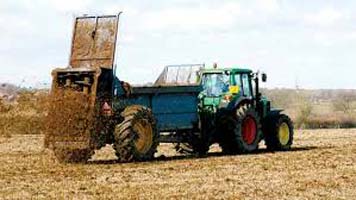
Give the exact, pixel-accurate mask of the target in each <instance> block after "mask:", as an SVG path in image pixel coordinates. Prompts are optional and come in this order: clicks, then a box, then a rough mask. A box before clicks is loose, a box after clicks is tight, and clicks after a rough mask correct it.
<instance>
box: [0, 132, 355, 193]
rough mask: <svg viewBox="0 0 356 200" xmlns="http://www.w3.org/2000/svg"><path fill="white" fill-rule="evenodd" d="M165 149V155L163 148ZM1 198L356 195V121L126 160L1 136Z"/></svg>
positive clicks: (36, 138) (34, 138) (30, 138)
mask: <svg viewBox="0 0 356 200" xmlns="http://www.w3.org/2000/svg"><path fill="white" fill-rule="evenodd" d="M163 155H165V156H163ZM0 163H1V164H0V198H1V199H30V198H33V199H48V198H57V199H68V198H70V199H73V198H74V199H356V129H349V130H303V131H296V135H295V145H294V148H293V150H292V151H288V152H275V153H271V152H267V151H266V150H265V149H264V147H263V145H261V150H260V151H259V152H258V153H255V154H250V155H236V156H223V155H221V154H220V153H219V152H218V148H217V147H213V148H212V153H210V154H209V156H208V157H207V158H192V157H183V156H180V155H177V154H175V152H174V150H173V149H171V146H170V145H161V146H160V148H159V152H158V155H157V159H156V160H154V161H152V162H145V163H128V164H120V163H117V162H116V161H115V155H114V153H113V151H112V149H111V148H110V147H106V148H104V149H102V150H100V151H98V152H96V154H95V155H94V157H93V159H92V160H90V161H89V163H88V164H59V163H58V162H57V161H56V160H55V158H54V156H53V155H52V153H51V152H50V151H48V150H45V149H43V137H42V136H41V135H14V136H12V137H11V138H5V137H3V138H0Z"/></svg>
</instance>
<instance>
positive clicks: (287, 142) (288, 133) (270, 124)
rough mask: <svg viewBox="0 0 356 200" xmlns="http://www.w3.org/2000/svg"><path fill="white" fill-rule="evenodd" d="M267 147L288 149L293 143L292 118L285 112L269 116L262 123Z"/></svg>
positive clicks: (270, 148)
mask: <svg viewBox="0 0 356 200" xmlns="http://www.w3.org/2000/svg"><path fill="white" fill-rule="evenodd" d="M264 127H265V128H264V133H265V141H266V146H267V149H269V150H272V151H274V150H281V151H285V150H289V149H290V148H291V146H292V144H293V135H294V130H293V129H294V128H293V123H292V120H291V119H290V118H289V117H288V116H287V115H285V114H279V115H277V116H273V117H269V118H268V119H267V120H266V121H265V123H264Z"/></svg>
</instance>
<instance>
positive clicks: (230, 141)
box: [219, 104, 262, 154]
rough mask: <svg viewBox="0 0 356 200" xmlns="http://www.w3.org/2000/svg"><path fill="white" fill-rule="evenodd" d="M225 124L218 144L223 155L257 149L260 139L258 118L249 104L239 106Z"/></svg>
mask: <svg viewBox="0 0 356 200" xmlns="http://www.w3.org/2000/svg"><path fill="white" fill-rule="evenodd" d="M225 123H227V125H226V129H225V130H224V132H223V133H221V134H222V135H223V137H222V139H221V141H220V143H219V144H220V146H221V148H222V150H223V152H224V153H227V154H236V153H250V152H253V151H256V150H257V149H258V144H259V142H260V141H261V138H262V133H261V124H260V118H259V116H258V114H257V112H256V111H255V109H254V108H253V107H252V106H251V105H250V104H243V105H241V106H239V107H238V108H237V109H236V111H235V112H234V113H233V115H232V116H229V117H227V120H226V122H225Z"/></svg>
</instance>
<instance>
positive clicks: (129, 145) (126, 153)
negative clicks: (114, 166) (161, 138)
mask: <svg viewBox="0 0 356 200" xmlns="http://www.w3.org/2000/svg"><path fill="white" fill-rule="evenodd" d="M121 116H122V117H123V118H124V121H122V122H121V123H120V124H118V125H117V126H116V127H115V132H114V137H115V142H114V145H113V147H114V149H115V151H116V156H117V157H118V159H119V161H120V162H131V161H145V160H150V159H152V158H153V156H154V153H155V152H156V149H157V145H158V132H157V129H156V122H155V119H154V117H153V114H152V112H151V110H150V109H148V108H146V107H143V106H129V107H127V108H126V109H125V110H124V111H123V112H122V113H121Z"/></svg>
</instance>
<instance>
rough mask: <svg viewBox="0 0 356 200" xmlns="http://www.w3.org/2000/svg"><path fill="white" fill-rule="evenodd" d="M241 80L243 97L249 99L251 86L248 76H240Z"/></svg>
mask: <svg viewBox="0 0 356 200" xmlns="http://www.w3.org/2000/svg"><path fill="white" fill-rule="evenodd" d="M241 79H242V90H243V95H244V96H246V97H251V96H252V91H251V84H250V77H249V75H248V74H242V76H241Z"/></svg>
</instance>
